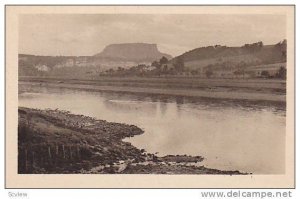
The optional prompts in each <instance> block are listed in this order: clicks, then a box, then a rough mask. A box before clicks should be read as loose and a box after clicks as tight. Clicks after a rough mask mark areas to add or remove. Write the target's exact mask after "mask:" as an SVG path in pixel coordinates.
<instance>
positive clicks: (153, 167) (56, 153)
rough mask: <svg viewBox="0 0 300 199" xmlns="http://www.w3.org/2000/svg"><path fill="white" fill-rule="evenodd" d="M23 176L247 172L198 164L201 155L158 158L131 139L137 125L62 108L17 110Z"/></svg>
mask: <svg viewBox="0 0 300 199" xmlns="http://www.w3.org/2000/svg"><path fill="white" fill-rule="evenodd" d="M18 123H19V125H18V173H20V174H31V173H44V174H47V173H49V174H64V173H65V174H71V173H74V174H75V173H86V174H91V173H95V174H97V173H102V174H112V173H118V174H123V173H124V174H227V175H235V174H245V173H241V172H239V171H221V170H217V169H210V168H206V167H204V166H197V163H199V162H201V161H203V159H204V158H203V157H201V156H187V155H175V156H174V155H167V156H164V157H158V156H156V155H155V154H150V153H147V152H146V151H145V150H144V149H137V148H136V147H134V146H132V145H131V144H130V143H128V142H124V141H123V139H124V138H126V137H132V136H136V135H140V134H142V133H144V132H143V131H142V130H141V129H140V128H138V127H136V126H134V125H128V124H120V123H113V122H107V121H105V120H96V119H94V118H91V117H87V116H84V115H75V114H71V113H70V112H67V111H61V110H49V109H47V110H38V109H29V108H24V107H19V109H18Z"/></svg>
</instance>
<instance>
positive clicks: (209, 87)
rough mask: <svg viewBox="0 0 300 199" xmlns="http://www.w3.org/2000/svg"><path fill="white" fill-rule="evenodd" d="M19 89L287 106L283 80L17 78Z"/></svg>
mask: <svg viewBox="0 0 300 199" xmlns="http://www.w3.org/2000/svg"><path fill="white" fill-rule="evenodd" d="M19 84H21V85H28V86H30V85H40V86H47V87H54V88H68V89H80V90H88V91H111V92H125V93H138V94H153V95H170V96H184V97H200V98H211V99H225V100H226V99H228V100H248V101H254V102H256V101H265V102H270V103H272V102H278V103H285V102H286V88H285V86H286V84H285V81H282V80H246V79H245V80H228V79H200V80H198V79H196V80H195V79H193V78H191V79H189V78H179V79H174V78H165V79H162V78H160V79H158V78H115V77H112V78H106V79H97V80H85V79H60V78H36V77H20V79H19Z"/></svg>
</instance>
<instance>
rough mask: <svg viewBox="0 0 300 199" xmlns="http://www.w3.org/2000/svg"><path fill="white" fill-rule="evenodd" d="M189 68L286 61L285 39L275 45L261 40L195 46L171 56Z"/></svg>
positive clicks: (246, 65) (234, 66) (201, 68)
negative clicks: (229, 45) (230, 45)
mask: <svg viewBox="0 0 300 199" xmlns="http://www.w3.org/2000/svg"><path fill="white" fill-rule="evenodd" d="M179 60H180V61H181V62H183V63H184V67H185V68H188V69H191V70H200V71H203V70H213V71H216V70H235V69H239V68H243V67H248V66H255V65H264V64H275V63H285V62H286V40H284V41H282V42H279V43H277V44H275V45H265V46H264V45H263V43H262V42H257V43H253V44H245V45H244V46H241V47H227V46H220V45H216V46H208V47H201V48H196V49H193V50H191V51H188V52H186V53H184V54H182V55H180V56H177V57H175V58H173V59H172V60H171V61H170V63H171V64H175V63H177V62H178V61H179Z"/></svg>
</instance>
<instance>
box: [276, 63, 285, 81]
mask: <svg viewBox="0 0 300 199" xmlns="http://www.w3.org/2000/svg"><path fill="white" fill-rule="evenodd" d="M276 77H278V78H280V79H286V68H285V67H283V66H281V67H280V68H279V70H278V72H277V74H276Z"/></svg>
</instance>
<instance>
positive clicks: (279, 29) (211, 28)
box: [19, 14, 286, 56]
mask: <svg viewBox="0 0 300 199" xmlns="http://www.w3.org/2000/svg"><path fill="white" fill-rule="evenodd" d="M285 38H286V17H285V16H283V15H254V14H253V15H249V14H247V15H228V14H226V15H224V14H210V15H202V14H155V15H154V14H151V15H150V14H35V15H32V14H30V15H29V14H26V15H25V14H24V15H19V53H23V54H33V55H51V56H59V55H62V56H69V55H72V56H89V55H94V54H97V53H99V52H101V51H102V50H103V49H104V47H105V46H106V45H109V44H117V43H155V44H157V46H158V49H159V50H160V51H161V52H163V53H168V54H170V55H172V56H177V55H180V54H182V53H184V52H186V51H189V50H192V49H194V48H199V47H204V46H209V45H217V44H218V45H226V46H242V45H244V44H245V43H254V42H258V41H262V42H263V43H264V44H265V45H267V44H275V43H278V42H279V41H281V40H283V39H285Z"/></svg>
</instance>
